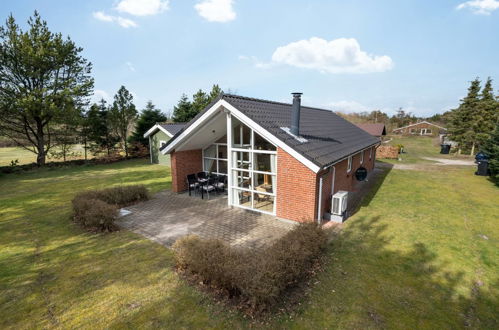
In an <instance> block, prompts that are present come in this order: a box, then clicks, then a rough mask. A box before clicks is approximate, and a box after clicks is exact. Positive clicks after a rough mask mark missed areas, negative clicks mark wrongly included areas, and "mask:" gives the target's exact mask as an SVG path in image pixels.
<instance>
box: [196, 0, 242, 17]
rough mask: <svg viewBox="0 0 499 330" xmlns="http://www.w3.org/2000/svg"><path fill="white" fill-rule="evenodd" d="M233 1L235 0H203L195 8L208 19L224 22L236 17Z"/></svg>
mask: <svg viewBox="0 0 499 330" xmlns="http://www.w3.org/2000/svg"><path fill="white" fill-rule="evenodd" d="M233 3H234V1H233V0H203V1H201V2H199V3H197V4H196V5H195V6H194V8H195V9H196V11H197V12H198V14H199V15H200V16H201V17H203V18H204V19H206V20H207V21H209V22H219V23H224V22H229V21H232V20H234V19H236V12H235V11H234V8H232V5H233Z"/></svg>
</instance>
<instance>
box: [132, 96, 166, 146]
mask: <svg viewBox="0 0 499 330" xmlns="http://www.w3.org/2000/svg"><path fill="white" fill-rule="evenodd" d="M166 120H167V118H166V116H165V115H164V114H163V113H162V112H161V110H159V109H157V108H156V106H155V105H154V104H153V103H152V102H151V101H149V102H147V105H146V107H145V109H144V110H142V113H141V114H140V116H139V120H138V121H137V126H136V127H135V132H134V133H133V135H132V136H131V137H130V141H131V142H139V143H141V144H143V145H145V146H148V145H149V140H148V139H147V138H144V134H145V133H146V132H147V131H148V130H149V129H150V128H151V127H153V126H154V125H156V124H157V123H162V122H165V121H166Z"/></svg>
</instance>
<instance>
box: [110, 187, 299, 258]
mask: <svg viewBox="0 0 499 330" xmlns="http://www.w3.org/2000/svg"><path fill="white" fill-rule="evenodd" d="M213 196H215V197H214V198H211V199H209V200H208V199H201V198H200V197H198V196H189V195H188V194H187V193H184V194H177V193H174V192H172V191H169V190H165V191H162V192H160V193H158V194H156V195H155V196H154V197H153V198H152V199H151V200H149V201H146V202H143V203H139V204H136V205H133V206H130V207H126V208H125V209H126V210H127V211H130V213H129V214H127V215H124V216H122V217H121V218H120V219H119V220H118V222H117V223H118V225H120V226H121V227H123V228H126V229H129V230H131V231H133V232H135V233H138V234H141V235H143V236H145V237H147V238H148V239H150V240H153V241H155V242H158V243H160V244H163V245H165V246H168V247H170V246H171V245H172V244H173V243H174V242H175V241H176V240H177V239H178V238H180V237H182V236H185V235H188V234H195V235H198V236H200V237H203V238H207V239H220V240H223V241H225V242H227V243H228V244H230V245H231V246H236V247H244V248H262V247H265V246H268V245H270V244H272V242H274V241H275V240H276V239H278V238H279V237H282V236H283V235H284V234H286V233H287V232H288V231H289V230H291V229H292V228H293V227H294V226H295V225H296V224H295V223H292V222H287V221H282V220H280V219H277V218H276V217H275V216H271V215H267V214H262V213H258V212H253V211H248V210H243V209H240V208H237V207H229V206H228V205H227V196H226V195H218V196H217V195H213Z"/></svg>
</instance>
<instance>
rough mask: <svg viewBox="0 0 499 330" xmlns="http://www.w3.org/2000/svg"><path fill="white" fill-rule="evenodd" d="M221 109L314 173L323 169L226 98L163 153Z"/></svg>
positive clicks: (187, 137) (178, 136)
mask: <svg viewBox="0 0 499 330" xmlns="http://www.w3.org/2000/svg"><path fill="white" fill-rule="evenodd" d="M220 111H224V112H227V113H230V114H231V115H232V116H234V117H235V118H237V119H238V120H240V121H241V122H242V123H244V124H245V125H247V126H248V127H250V128H251V129H253V130H254V131H255V132H257V133H258V134H260V135H261V136H262V137H263V138H265V139H267V140H268V141H270V142H271V143H273V144H275V145H276V146H277V147H279V148H281V149H282V150H284V151H285V152H287V153H288V154H290V155H291V156H293V157H294V158H296V159H297V160H298V161H299V162H301V163H302V164H303V165H305V166H307V167H308V168H309V169H310V170H311V171H313V172H314V173H318V172H319V171H320V170H321V167H320V166H318V165H317V164H315V163H314V162H312V161H311V160H309V159H308V158H306V157H305V156H303V155H302V154H300V153H299V152H297V151H296V150H295V149H293V148H292V147H290V146H288V145H287V144H286V143H284V142H283V141H281V140H280V139H278V138H277V137H276V136H275V135H273V134H271V133H270V132H269V131H267V130H266V129H264V128H263V127H262V126H260V125H259V124H257V123H256V122H255V121H253V120H252V119H251V118H249V117H248V116H246V115H245V114H244V113H242V112H241V111H239V110H238V109H237V108H235V107H234V106H233V105H232V104H230V103H229V102H227V101H226V100H224V99H220V100H218V102H216V103H215V104H213V105H212V106H211V107H210V108H209V109H207V110H206V111H205V113H203V114H202V115H201V116H200V117H199V118H197V119H196V120H195V121H194V122H193V123H191V124H190V125H189V126H188V127H187V128H186V129H184V130H183V131H182V132H181V133H180V134H178V135H176V136H175V137H174V138H173V139H171V140H170V141H168V144H167V145H166V147H165V148H163V150H161V153H162V154H164V155H165V154H168V153H171V152H172V151H174V150H175V148H177V147H179V146H181V145H182V144H183V143H184V142H186V141H187V140H188V139H189V138H190V137H191V136H193V135H194V134H196V131H197V129H198V128H200V127H201V126H203V125H204V124H205V123H206V122H208V121H210V120H211V118H213V116H214V115H216V114H217V113H219V112H220Z"/></svg>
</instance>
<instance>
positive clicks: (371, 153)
mask: <svg viewBox="0 0 499 330" xmlns="http://www.w3.org/2000/svg"><path fill="white" fill-rule="evenodd" d="M372 158H373V148H372V147H371V149H369V159H372Z"/></svg>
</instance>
